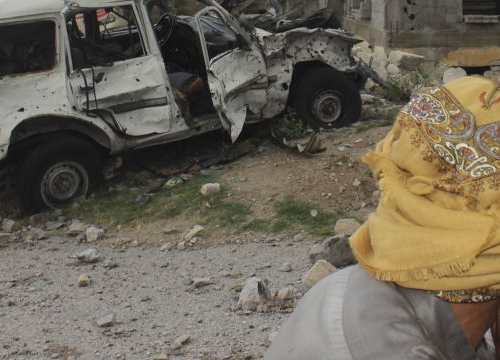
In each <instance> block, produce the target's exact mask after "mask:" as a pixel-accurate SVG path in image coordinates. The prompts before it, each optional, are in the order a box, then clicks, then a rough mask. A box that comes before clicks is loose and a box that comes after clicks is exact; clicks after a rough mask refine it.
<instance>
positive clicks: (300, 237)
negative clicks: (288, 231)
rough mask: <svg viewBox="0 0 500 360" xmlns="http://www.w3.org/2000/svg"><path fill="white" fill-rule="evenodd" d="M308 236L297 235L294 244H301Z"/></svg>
mask: <svg viewBox="0 0 500 360" xmlns="http://www.w3.org/2000/svg"><path fill="white" fill-rule="evenodd" d="M305 238H306V236H305V234H304V233H298V234H296V235H295V236H294V237H293V241H294V242H301V241H303V240H305Z"/></svg>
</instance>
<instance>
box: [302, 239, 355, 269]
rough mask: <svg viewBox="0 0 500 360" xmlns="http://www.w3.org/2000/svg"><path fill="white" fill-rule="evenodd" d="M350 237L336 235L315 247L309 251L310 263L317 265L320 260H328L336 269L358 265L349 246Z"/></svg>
mask: <svg viewBox="0 0 500 360" xmlns="http://www.w3.org/2000/svg"><path fill="white" fill-rule="evenodd" d="M349 237H350V236H349V235H344V234H342V235H335V236H333V237H330V238H328V239H326V240H325V241H323V244H321V245H314V246H313V247H312V248H311V250H310V251H309V261H311V263H312V264H315V263H316V262H318V261H319V260H326V261H328V262H329V263H330V264H332V265H333V266H336V267H344V266H347V265H351V264H354V263H356V259H355V258H354V255H353V253H352V250H351V247H350V245H349Z"/></svg>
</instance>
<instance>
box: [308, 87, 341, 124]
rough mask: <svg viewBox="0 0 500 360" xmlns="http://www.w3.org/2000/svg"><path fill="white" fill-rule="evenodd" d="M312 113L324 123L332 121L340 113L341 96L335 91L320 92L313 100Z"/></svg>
mask: <svg viewBox="0 0 500 360" xmlns="http://www.w3.org/2000/svg"><path fill="white" fill-rule="evenodd" d="M312 113H313V115H314V117H316V118H317V119H318V120H320V121H322V122H324V123H327V124H331V123H334V122H335V121H337V120H338V119H339V118H340V116H341V115H342V97H341V96H340V94H339V93H338V92H336V91H332V90H327V91H324V92H322V93H321V94H319V95H318V96H317V97H316V99H315V100H314V103H313V106H312Z"/></svg>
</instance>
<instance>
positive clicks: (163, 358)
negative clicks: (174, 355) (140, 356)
mask: <svg viewBox="0 0 500 360" xmlns="http://www.w3.org/2000/svg"><path fill="white" fill-rule="evenodd" d="M154 360H169V357H168V356H167V355H165V354H160V355H158V356H155V357H154Z"/></svg>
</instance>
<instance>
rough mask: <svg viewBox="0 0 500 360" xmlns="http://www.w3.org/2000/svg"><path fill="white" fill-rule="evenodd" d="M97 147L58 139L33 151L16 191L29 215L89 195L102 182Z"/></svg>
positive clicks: (74, 139)
mask: <svg viewBox="0 0 500 360" xmlns="http://www.w3.org/2000/svg"><path fill="white" fill-rule="evenodd" d="M101 179H102V172H101V160H100V154H99V152H98V150H97V148H96V146H95V145H93V144H92V143H90V142H89V141H86V140H83V139H80V138H78V137H74V136H68V137H56V138H54V139H51V140H50V141H47V142H44V143H42V144H41V145H39V146H37V147H36V148H34V149H33V150H31V151H30V152H29V153H28V154H27V155H26V157H25V158H24V161H23V163H22V165H21V168H20V170H19V173H18V181H17V190H18V193H19V198H20V201H21V206H22V208H23V210H24V211H25V212H26V213H30V214H32V213H36V212H39V211H42V210H45V209H57V208H61V207H64V206H65V205H67V204H69V203H71V202H72V201H73V200H74V199H76V198H79V197H82V196H86V195H87V194H88V193H89V192H90V191H91V190H93V189H94V188H95V186H96V185H97V184H98V183H99V182H100V181H101Z"/></svg>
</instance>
